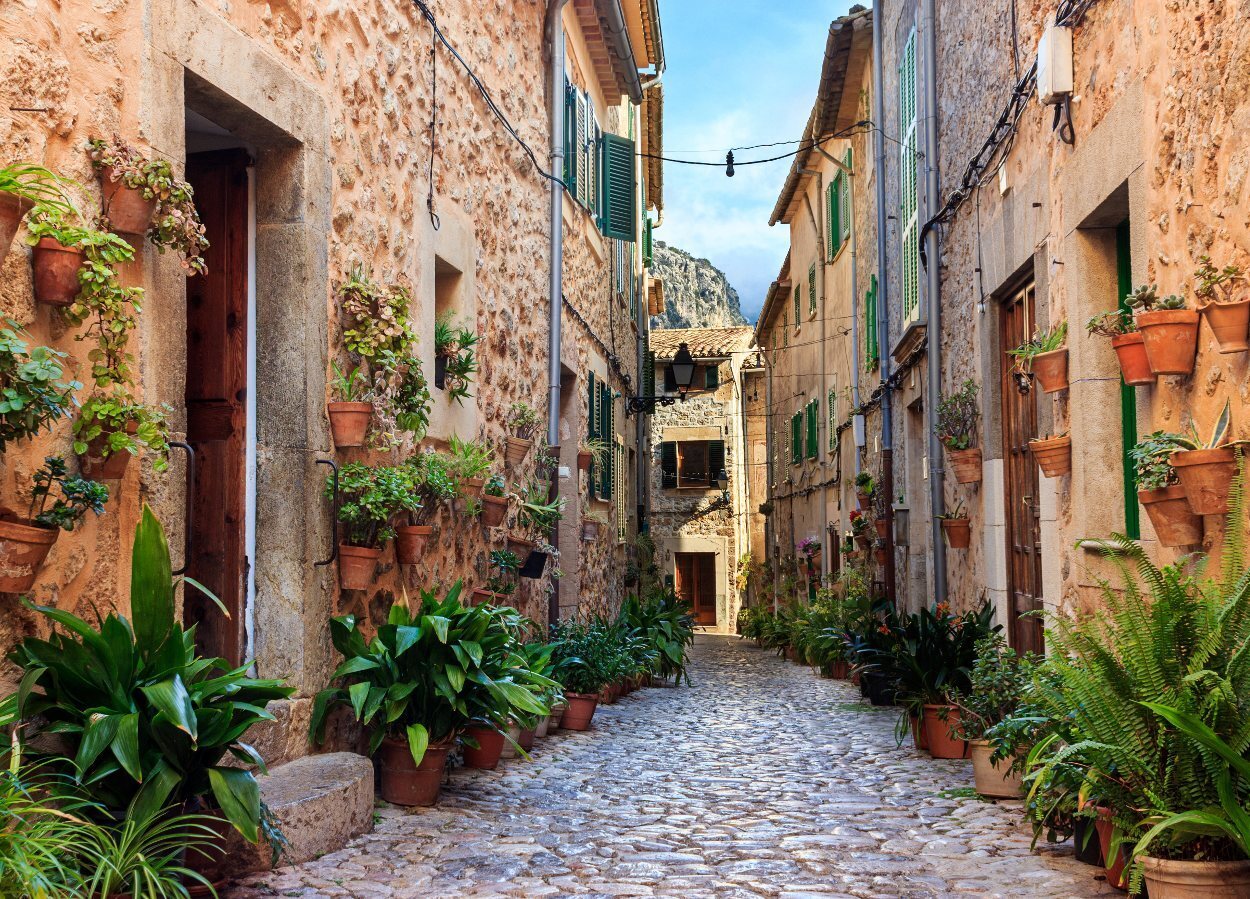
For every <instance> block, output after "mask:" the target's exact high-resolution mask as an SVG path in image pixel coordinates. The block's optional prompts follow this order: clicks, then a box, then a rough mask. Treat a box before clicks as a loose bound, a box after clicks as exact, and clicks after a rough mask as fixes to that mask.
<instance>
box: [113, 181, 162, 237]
mask: <svg viewBox="0 0 1250 899" xmlns="http://www.w3.org/2000/svg"><path fill="white" fill-rule="evenodd" d="M100 185H101V191H102V193H103V195H104V209H105V213H106V214H107V215H108V219H109V225H110V226H111V227H112V229H113V230H114V231H116V232H117V233H118V234H144V233H145V232H146V231H147V230H148V225H150V224H151V223H152V213H153V212H155V211H156V199H155V198H153V199H151V200H149V199H146V198H144V196H143V191H142V190H141V189H136V188H133V187H127V186H126V182H125V181H120V180H118V181H114V180H113V167H112V166H107V167H105V168H103V169H101V170H100Z"/></svg>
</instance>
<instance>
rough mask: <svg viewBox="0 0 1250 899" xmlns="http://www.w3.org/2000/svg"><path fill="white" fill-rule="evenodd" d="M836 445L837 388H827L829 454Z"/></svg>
mask: <svg viewBox="0 0 1250 899" xmlns="http://www.w3.org/2000/svg"><path fill="white" fill-rule="evenodd" d="M837 445H838V388H837V386H836V385H835V386H833V387H830V388H829V452H833V451H834V450H835V449H837Z"/></svg>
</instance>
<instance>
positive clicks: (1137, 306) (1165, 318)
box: [1127, 284, 1198, 375]
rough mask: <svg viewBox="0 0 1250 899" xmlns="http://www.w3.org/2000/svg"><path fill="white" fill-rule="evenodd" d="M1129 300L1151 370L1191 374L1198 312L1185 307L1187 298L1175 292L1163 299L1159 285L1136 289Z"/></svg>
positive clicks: (1195, 346) (1164, 372)
mask: <svg viewBox="0 0 1250 899" xmlns="http://www.w3.org/2000/svg"><path fill="white" fill-rule="evenodd" d="M1127 301H1128V305H1129V306H1130V307H1131V308H1132V309H1133V310H1134V318H1135V320H1136V321H1137V329H1138V330H1139V331H1141V334H1142V340H1143V342H1144V345H1145V348H1146V358H1147V359H1149V360H1150V370H1151V371H1152V372H1154V373H1155V374H1156V375H1188V374H1191V373H1192V372H1193V370H1194V359H1195V358H1196V357H1197V355H1198V313H1197V312H1196V311H1194V310H1193V309H1187V308H1186V307H1185V298H1184V297H1183V296H1181V295H1180V294H1175V293H1173V294H1168V295H1167V296H1163V297H1161V296H1159V288H1158V286H1157V285H1155V284H1148V285H1143V286H1141V287H1138V288H1136V289H1135V290H1134V291H1133V292H1132V293H1130V294H1129V295H1128V297H1127Z"/></svg>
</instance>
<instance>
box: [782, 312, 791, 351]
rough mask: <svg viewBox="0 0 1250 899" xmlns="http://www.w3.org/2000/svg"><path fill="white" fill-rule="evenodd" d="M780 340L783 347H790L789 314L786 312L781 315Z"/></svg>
mask: <svg viewBox="0 0 1250 899" xmlns="http://www.w3.org/2000/svg"><path fill="white" fill-rule="evenodd" d="M781 340H782V344H781V345H782V346H783V347H787V346H789V345H790V314H789V313H788V312H783V313H781Z"/></svg>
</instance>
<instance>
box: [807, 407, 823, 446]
mask: <svg viewBox="0 0 1250 899" xmlns="http://www.w3.org/2000/svg"><path fill="white" fill-rule="evenodd" d="M819 454H820V403H818V402H817V401H816V400H812V401H811V402H810V403H808V404H807V458H809V459H815V458H816V456H817V455H819Z"/></svg>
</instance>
